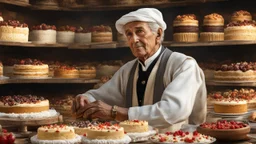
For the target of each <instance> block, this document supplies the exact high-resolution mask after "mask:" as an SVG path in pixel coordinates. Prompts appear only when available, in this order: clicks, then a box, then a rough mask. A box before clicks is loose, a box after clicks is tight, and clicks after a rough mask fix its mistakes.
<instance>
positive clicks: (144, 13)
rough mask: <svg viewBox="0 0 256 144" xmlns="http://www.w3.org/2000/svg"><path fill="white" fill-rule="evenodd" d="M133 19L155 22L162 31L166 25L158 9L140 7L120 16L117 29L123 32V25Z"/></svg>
mask: <svg viewBox="0 0 256 144" xmlns="http://www.w3.org/2000/svg"><path fill="white" fill-rule="evenodd" d="M133 21H142V22H155V23H157V24H158V25H159V26H160V27H161V28H162V29H163V31H164V30H166V27H167V26H166V23H165V22H164V20H163V15H162V13H161V12H160V11H159V10H157V9H155V8H141V9H138V10H136V11H132V12H130V13H128V14H126V15H124V16H122V17H121V18H120V19H119V20H117V21H116V29H117V31H118V32H119V33H121V34H124V29H123V27H124V25H126V24H127V23H129V22H133Z"/></svg>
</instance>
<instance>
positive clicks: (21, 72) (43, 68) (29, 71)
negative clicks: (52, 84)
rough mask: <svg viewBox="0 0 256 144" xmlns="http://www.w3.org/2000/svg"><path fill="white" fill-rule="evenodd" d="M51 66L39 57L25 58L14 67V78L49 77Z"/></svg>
mask: <svg viewBox="0 0 256 144" xmlns="http://www.w3.org/2000/svg"><path fill="white" fill-rule="evenodd" d="M48 71H49V67H48V65H47V64H44V63H42V62H41V61H39V60H37V59H29V58H28V59H23V60H20V61H19V63H17V64H15V65H14V67H13V77H14V78H22V79H23V78H25V79H26V78H48Z"/></svg>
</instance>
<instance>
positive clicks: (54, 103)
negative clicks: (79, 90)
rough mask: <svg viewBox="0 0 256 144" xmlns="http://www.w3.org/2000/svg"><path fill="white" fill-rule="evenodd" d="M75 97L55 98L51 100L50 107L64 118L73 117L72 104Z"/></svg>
mask: <svg viewBox="0 0 256 144" xmlns="http://www.w3.org/2000/svg"><path fill="white" fill-rule="evenodd" d="M73 100H74V97H73V96H70V95H68V96H63V95H61V98H53V99H51V100H50V102H51V103H50V106H51V107H52V108H54V109H55V110H56V111H58V112H59V113H60V114H61V115H63V117H70V116H72V110H71V107H72V104H73Z"/></svg>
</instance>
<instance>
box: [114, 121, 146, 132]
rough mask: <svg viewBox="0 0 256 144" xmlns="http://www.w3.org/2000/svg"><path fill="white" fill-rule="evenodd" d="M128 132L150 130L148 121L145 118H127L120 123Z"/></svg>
mask: <svg viewBox="0 0 256 144" xmlns="http://www.w3.org/2000/svg"><path fill="white" fill-rule="evenodd" d="M119 125H120V127H123V128H124V131H125V132H126V133H143V132H148V130H149V129H148V122H147V121H143V120H126V121H123V122H120V123H119Z"/></svg>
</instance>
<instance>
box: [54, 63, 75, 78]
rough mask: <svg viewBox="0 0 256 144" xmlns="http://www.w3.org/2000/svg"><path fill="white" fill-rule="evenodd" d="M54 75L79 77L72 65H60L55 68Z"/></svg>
mask: <svg viewBox="0 0 256 144" xmlns="http://www.w3.org/2000/svg"><path fill="white" fill-rule="evenodd" d="M54 77H56V78H79V71H78V69H77V68H75V67H72V66H67V65H64V66H60V67H58V68H56V69H55V71H54Z"/></svg>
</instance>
